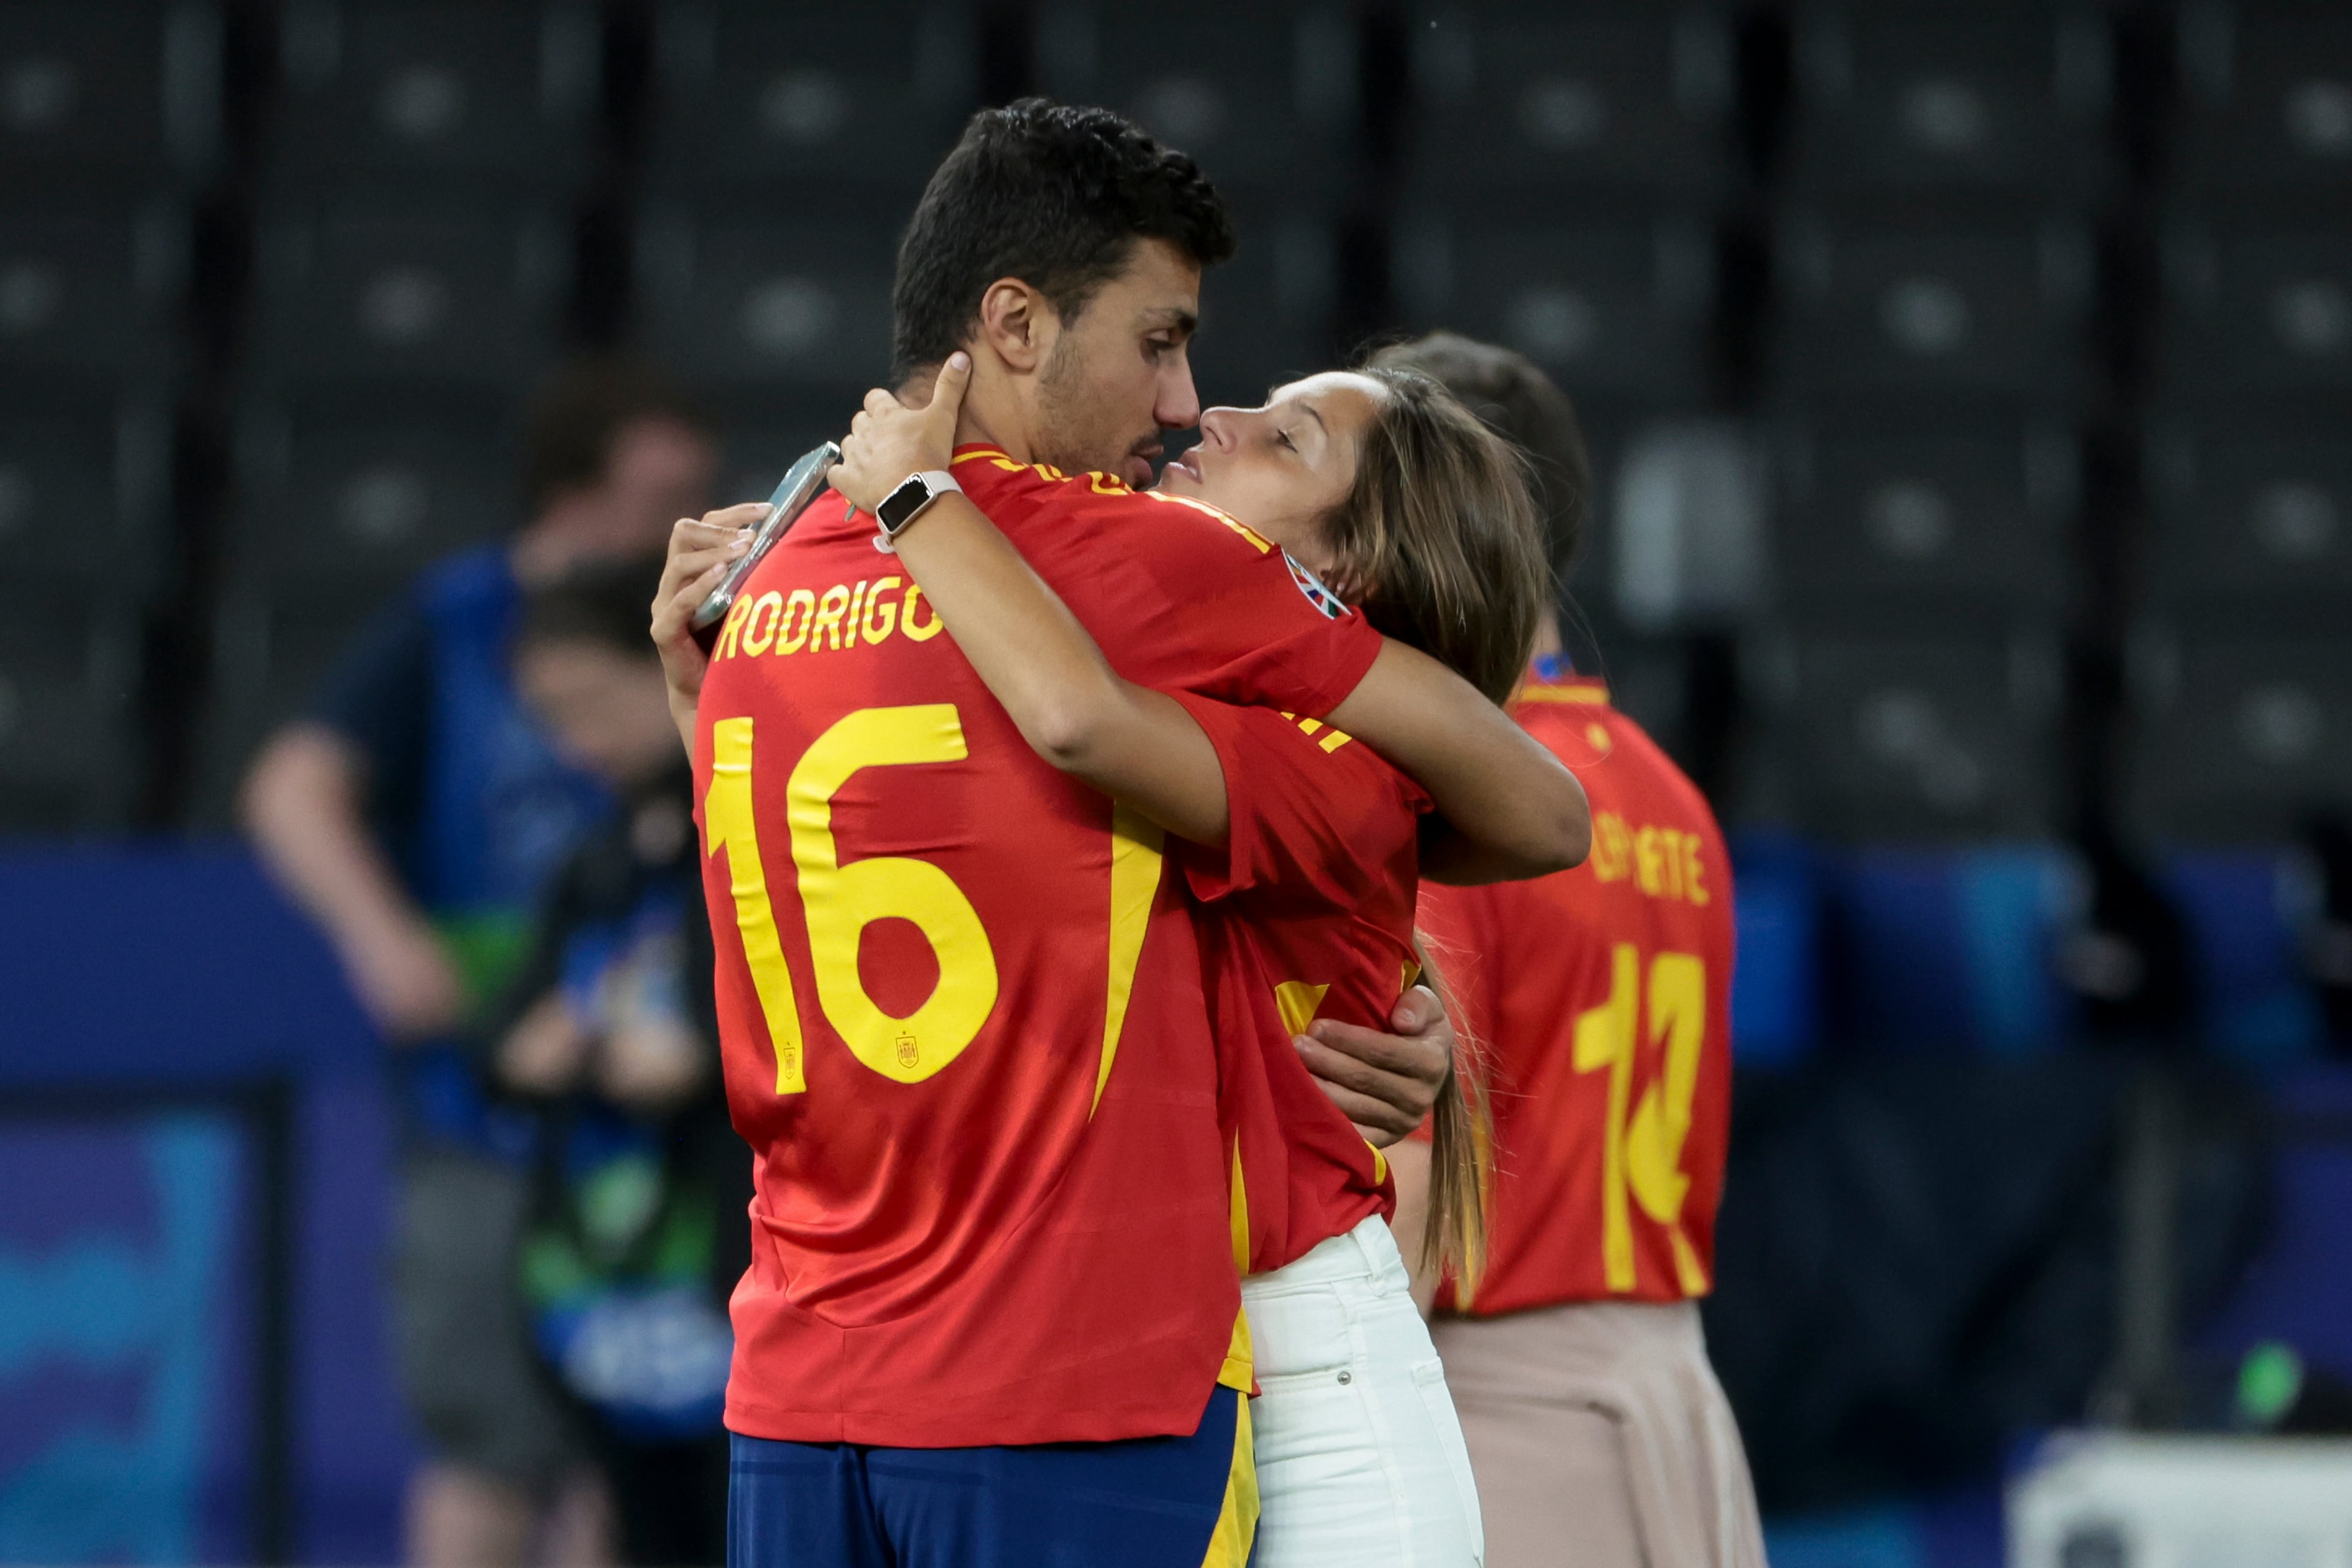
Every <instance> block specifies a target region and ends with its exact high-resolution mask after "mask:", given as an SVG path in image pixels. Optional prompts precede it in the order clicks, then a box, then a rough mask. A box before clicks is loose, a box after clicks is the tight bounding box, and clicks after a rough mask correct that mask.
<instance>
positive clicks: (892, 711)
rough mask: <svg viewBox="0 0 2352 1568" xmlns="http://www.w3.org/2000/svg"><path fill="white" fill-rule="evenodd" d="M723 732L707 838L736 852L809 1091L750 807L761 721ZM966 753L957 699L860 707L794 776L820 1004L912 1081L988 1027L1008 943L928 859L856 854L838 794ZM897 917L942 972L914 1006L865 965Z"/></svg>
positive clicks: (786, 1054) (760, 977)
mask: <svg viewBox="0 0 2352 1568" xmlns="http://www.w3.org/2000/svg"><path fill="white" fill-rule="evenodd" d="M710 743H711V764H710V789H709V793H708V794H706V795H705V796H704V797H703V825H704V829H705V831H706V833H707V834H708V842H707V843H706V845H705V849H706V852H709V853H710V854H717V853H718V852H719V851H720V850H722V849H724V850H725V851H726V852H727V869H728V879H729V883H730V890H731V891H732V893H733V894H734V896H735V925H736V929H737V930H738V931H740V933H741V934H742V937H743V956H744V958H745V959H746V961H747V962H748V963H749V965H750V967H751V988H752V989H753V991H754V992H756V993H757V994H758V997H759V999H760V1012H761V1017H762V1018H764V1019H766V1020H767V1024H768V1038H769V1039H770V1040H772V1041H773V1042H774V1045H775V1050H776V1092H777V1093H779V1094H797V1093H800V1092H803V1090H805V1089H806V1087H807V1079H806V1074H805V1062H804V1057H805V1054H806V1052H805V1050H804V1048H803V1040H802V1038H801V1018H800V1009H799V1007H798V1005H797V999H796V998H794V996H793V976H792V970H791V968H790V967H789V966H788V965H787V964H786V963H785V961H784V950H783V943H782V937H781V936H779V935H778V932H777V929H776V913H775V906H774V904H773V903H772V901H771V899H770V896H769V891H768V883H767V875H766V872H765V870H764V869H763V867H762V864H761V857H760V837H759V829H758V827H757V825H756V823H755V821H754V819H753V813H752V808H751V756H752V729H751V720H750V719H749V718H726V719H720V720H719V722H718V723H717V724H715V725H713V726H712V727H711V737H710ZM964 755H965V753H964V739H963V726H962V724H961V722H960V721H959V720H958V718H957V716H956V710H955V707H954V706H953V705H952V704H949V703H930V704H924V705H919V706H908V707H877V708H861V709H859V710H858V711H857V712H856V713H853V714H850V715H849V716H846V717H845V718H843V719H842V720H841V721H840V722H838V723H836V724H835V725H834V726H833V727H832V728H830V729H828V730H826V731H825V732H824V734H823V735H821V736H819V737H817V739H816V742H815V744H814V745H813V746H811V747H809V748H808V750H807V751H806V752H804V753H803V754H802V756H801V759H800V761H799V762H798V763H796V764H795V765H794V766H793V772H792V778H791V779H790V780H789V781H788V783H787V784H786V786H785V798H786V802H787V812H788V817H789V821H790V822H791V831H792V849H793V868H794V870H795V871H797V872H798V873H799V883H800V899H801V911H802V914H803V916H804V917H805V920H806V923H807V926H808V938H809V960H810V967H811V969H812V970H814V973H815V975H816V994H817V1004H818V1006H819V1007H820V1008H821V1009H823V1010H824V1017H825V1021H826V1022H828V1023H830V1024H831V1025H832V1026H833V1028H834V1030H835V1032H836V1033H837V1034H839V1035H840V1036H841V1038H842V1040H843V1041H844V1043H845V1044H846V1045H847V1046H848V1047H849V1049H850V1051H851V1052H852V1053H853V1054H854V1055H855V1056H856V1058H857V1060H858V1061H862V1062H864V1063H865V1064H866V1066H868V1067H870V1068H872V1069H873V1070H874V1071H877V1072H878V1073H880V1074H882V1075H883V1076H884V1077H885V1078H890V1079H895V1080H897V1081H898V1082H901V1083H919V1082H922V1081H923V1080H924V1079H926V1078H929V1077H930V1076H931V1074H933V1073H935V1072H937V1071H940V1069H941V1068H943V1067H945V1066H946V1065H947V1064H948V1063H949V1062H950V1061H954V1060H955V1059H956V1058H957V1057H958V1056H960V1055H961V1054H962V1053H963V1050H964V1048H965V1047H966V1046H968V1045H970V1044H971V1042H972V1040H973V1039H974V1037H976V1036H977V1035H978V1034H979V1033H980V1030H981V1027H982V1025H983V1024H985V1023H986V1022H987V1021H988V1015H989V1012H990V1010H991V1009H993V1008H994V1007H995V1006H996V954H995V952H994V950H993V949H992V948H991V947H990V946H989V942H988V933H987V931H986V930H984V929H983V928H982V925H981V923H980V915H979V914H978V912H977V911H975V910H974V909H973V908H972V906H971V899H969V898H967V897H965V896H964V894H963V890H962V889H961V888H959V887H958V886H956V884H955V883H954V882H953V881H951V880H950V878H949V876H948V873H945V872H943V871H941V870H940V868H939V867H938V866H935V865H933V864H931V863H930V862H929V861H920V860H913V859H909V858H907V857H905V856H899V855H876V856H872V857H870V858H868V859H866V860H859V861H852V862H849V863H848V864H846V865H844V864H843V863H842V862H841V853H840V850H839V847H838V846H837V845H836V844H835V841H834V836H833V798H834V796H835V794H836V793H838V792H839V790H840V789H841V787H842V786H843V785H844V784H845V783H847V782H848V781H849V779H850V778H851V776H852V775H854V774H856V772H857V771H858V770H859V769H861V768H891V767H904V766H908V765H911V764H915V763H922V762H960V761H961V760H962V759H963V758H964ZM891 919H898V920H909V921H912V922H914V924H915V925H916V927H917V929H919V930H920V931H921V932H922V934H923V937H924V939H925V940H926V941H928V942H929V944H930V946H931V952H932V954H933V956H935V957H936V958H937V959H938V961H939V969H940V977H939V983H938V985H937V986H935V987H934V988H932V991H931V994H930V996H929V998H927V999H926V1000H925V1001H924V1003H923V1005H922V1006H921V1007H919V1008H918V1009H915V1011H914V1012H913V1013H911V1014H909V1015H908V1016H907V1017H906V1018H894V1017H892V1016H891V1015H890V1014H888V1013H886V1012H884V1011H883V1010H882V1009H881V1008H880V1007H878V1006H877V1005H876V1003H875V1001H874V998H872V997H870V996H868V995H866V986H865V982H864V981H863V980H861V979H860V978H859V977H858V973H857V945H858V938H859V936H860V935H861V934H862V933H863V932H864V931H865V929H866V927H867V926H868V925H872V924H873V923H874V922H876V921H877V920H891Z"/></svg>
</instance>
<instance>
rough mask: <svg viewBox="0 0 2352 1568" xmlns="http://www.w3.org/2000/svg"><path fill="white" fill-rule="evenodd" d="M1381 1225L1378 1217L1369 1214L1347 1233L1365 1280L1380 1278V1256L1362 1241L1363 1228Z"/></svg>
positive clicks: (1365, 1241)
mask: <svg viewBox="0 0 2352 1568" xmlns="http://www.w3.org/2000/svg"><path fill="white" fill-rule="evenodd" d="M1378 1224H1381V1217H1380V1216H1379V1215H1377V1214H1369V1215H1366V1216H1365V1217H1364V1218H1362V1219H1361V1220H1360V1221H1358V1222H1357V1225H1356V1228H1354V1229H1353V1230H1350V1231H1349V1232H1348V1239H1349V1242H1350V1243H1352V1244H1353V1245H1354V1247H1355V1249H1356V1260H1357V1261H1358V1262H1360V1263H1361V1264H1363V1266H1364V1278H1365V1279H1367V1280H1377V1279H1379V1278H1380V1277H1381V1255H1380V1254H1379V1253H1377V1252H1375V1251H1373V1250H1372V1244H1371V1243H1370V1242H1369V1241H1367V1240H1365V1239H1364V1227H1366V1226H1368V1225H1378Z"/></svg>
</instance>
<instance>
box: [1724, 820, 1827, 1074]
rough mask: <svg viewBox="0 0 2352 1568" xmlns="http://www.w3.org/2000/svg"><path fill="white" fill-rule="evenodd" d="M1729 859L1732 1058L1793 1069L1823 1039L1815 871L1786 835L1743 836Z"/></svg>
mask: <svg viewBox="0 0 2352 1568" xmlns="http://www.w3.org/2000/svg"><path fill="white" fill-rule="evenodd" d="M1731 858H1732V870H1733V887H1734V890H1735V892H1734V898H1733V903H1734V906H1735V907H1736V909H1737V910H1738V916H1737V919H1738V940H1739V947H1738V956H1737V958H1736V960H1735V962H1734V966H1733V968H1732V971H1731V1053H1732V1056H1733V1058H1734V1059H1735V1060H1736V1061H1738V1063H1739V1065H1740V1066H1742V1067H1762V1068H1783V1067H1790V1066H1793V1065H1795V1064H1796V1063H1797V1062H1798V1061H1802V1060H1803V1059H1804V1058H1805V1057H1806V1056H1807V1055H1809V1054H1811V1051H1812V1050H1813V1048H1814V1046H1815V1045H1816V1044H1818V1043H1819V1041H1820V1040H1821V1037H1822V998H1821V937H1822V931H1821V926H1822V890H1821V873H1820V868H1819V866H1818V864H1817V863H1816V859H1815V856H1814V855H1813V853H1812V852H1811V850H1810V849H1809V848H1808V847H1807V846H1806V844H1805V842H1804V841H1802V840H1801V839H1799V838H1796V837H1794V836H1793V835H1790V834H1786V833H1762V832H1751V833H1742V834H1740V835H1739V836H1738V838H1736V839H1735V840H1733V841H1732V846H1731Z"/></svg>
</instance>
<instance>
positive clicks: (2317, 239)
mask: <svg viewBox="0 0 2352 1568" xmlns="http://www.w3.org/2000/svg"><path fill="white" fill-rule="evenodd" d="M2164 273H2165V287H2166V295H2167V307H2168V308H2167V319H2166V321H2165V324H2164V334H2165V341H2164V345H2163V348H2162V350H2160V351H2161V353H2162V356H2163V359H2164V361H2165V371H2164V375H2165V381H2166V383H2167V385H2168V388H2169V389H2170V390H2171V391H2172V392H2173V393H2174V394H2175V395H2178V396H2181V397H2185V398H2207V397H2213V396H2230V395H2233V394H2242V393H2248V392H2277V393H2294V392H2322V391H2326V392H2352V225H2342V226H2337V227H2333V228H2329V227H2323V226H2318V225H2315V224H2313V223H2311V222H2310V221H2309V220H2305V221H2304V222H2302V223H2300V224H2298V225H2293V226H2290V225H2274V226H2273V225H2265V226H2261V227H2238V226H2234V225H2233V226H2231V227H2226V228H2222V227H2216V226H2214V225H2210V224H2207V223H2203V222H2200V221H2198V220H2196V219H2193V218H2187V217H2183V218H2179V219H2177V220H2176V221H2174V222H2173V223H2171V224H2170V225H2168V228H2167V232H2166V235H2165V240H2164Z"/></svg>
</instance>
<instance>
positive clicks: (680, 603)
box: [653, 501, 768, 751]
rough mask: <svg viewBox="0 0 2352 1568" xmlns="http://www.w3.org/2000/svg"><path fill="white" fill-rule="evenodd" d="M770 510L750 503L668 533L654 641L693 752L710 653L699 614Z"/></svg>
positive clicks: (684, 521) (674, 711) (674, 712)
mask: <svg viewBox="0 0 2352 1568" xmlns="http://www.w3.org/2000/svg"><path fill="white" fill-rule="evenodd" d="M767 510H768V508H767V504H766V503H765V502H761V501H749V502H746V503H745V504H743V505H742V506H740V507H721V508H720V509H719V510H718V511H715V512H705V513H703V514H702V516H701V517H680V518H679V519H678V520H677V523H676V524H674V525H673V526H672V527H671V528H670V530H669V557H668V559H666V560H664V561H663V562H662V575H661V586H660V587H659V588H657V589H656V590H655V591H654V620H653V639H654V646H655V647H656V648H658V649H660V650H661V662H662V675H663V678H664V679H666V680H667V682H668V683H669V709H670V715H671V716H672V717H673V718H675V719H676V720H677V727H678V737H679V738H680V739H681V740H683V741H685V742H686V748H687V749H688V751H692V750H693V749H694V709H695V705H696V704H697V703H698V702H700V701H701V700H702V677H703V676H704V675H705V674H708V673H709V669H710V655H709V653H704V652H703V649H702V644H701V643H698V642H696V641H695V640H694V612H695V611H696V610H698V609H699V608H700V607H701V605H702V601H704V600H706V599H708V598H709V597H710V591H711V590H712V589H714V588H716V587H718V586H719V579H720V578H722V577H724V576H725V575H727V569H728V568H729V567H730V566H733V565H734V564H735V562H736V561H737V560H738V559H740V558H741V556H742V554H743V552H744V551H745V550H747V549H751V528H752V525H753V524H755V523H757V522H758V521H759V520H760V519H761V517H765V516H766V515H767Z"/></svg>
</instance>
